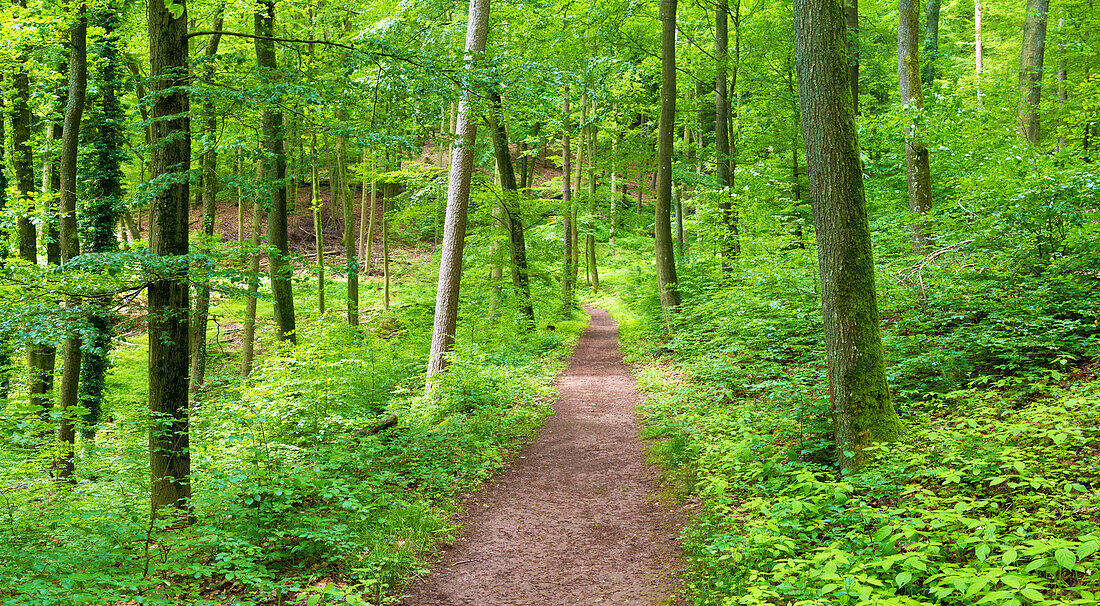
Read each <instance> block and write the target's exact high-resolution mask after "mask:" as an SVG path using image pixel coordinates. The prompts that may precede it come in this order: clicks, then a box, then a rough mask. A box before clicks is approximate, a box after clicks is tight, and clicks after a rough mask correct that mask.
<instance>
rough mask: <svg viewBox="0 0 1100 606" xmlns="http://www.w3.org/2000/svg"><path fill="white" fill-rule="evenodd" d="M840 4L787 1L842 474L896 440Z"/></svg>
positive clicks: (834, 0) (898, 429) (899, 426)
mask: <svg viewBox="0 0 1100 606" xmlns="http://www.w3.org/2000/svg"><path fill="white" fill-rule="evenodd" d="M844 35H845V34H844V14H843V7H842V6H841V3H840V0H795V3H794V36H795V63H796V67H797V70H798V89H799V101H800V103H799V105H800V108H801V110H802V138H803V140H804V141H805V145H806V168H807V171H808V173H809V179H810V201H811V204H812V205H813V215H814V227H815V229H816V232H817V246H818V253H817V262H818V271H819V273H820V278H821V311H822V317H823V319H824V323H825V352H826V358H827V360H828V366H829V400H830V403H831V404H832V409H833V421H834V422H833V429H834V434H835V438H836V446H837V457H838V461H839V463H840V467H841V469H846V468H848V467H851V466H852V465H853V464H855V463H858V462H859V461H860V451H861V450H862V449H863V448H864V447H865V446H868V445H870V444H871V443H872V442H875V441H889V440H893V439H896V438H897V437H899V436H900V435H901V434H902V429H903V428H902V424H901V420H900V419H899V418H898V415H897V413H896V412H895V411H894V405H893V401H892V400H891V397H890V389H889V387H888V386H887V384H886V372H885V368H884V363H883V352H882V339H881V336H880V328H879V313H878V303H877V301H876V295H875V279H874V262H873V259H872V254H871V233H870V227H869V226H868V221H867V203H866V199H865V194H864V191H863V166H862V163H861V162H860V158H859V146H858V142H857V137H856V123H855V108H854V107H853V105H852V96H851V80H850V78H849V74H848V57H847V52H846V51H847V45H846V44H845V43H844Z"/></svg>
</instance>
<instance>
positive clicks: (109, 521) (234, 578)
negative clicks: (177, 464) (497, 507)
mask: <svg viewBox="0 0 1100 606" xmlns="http://www.w3.org/2000/svg"><path fill="white" fill-rule="evenodd" d="M403 321H404V322H420V321H422V319H417V318H409V317H406V318H400V317H399V318H397V319H393V318H391V319H390V320H388V321H385V322H380V323H377V324H378V325H380V326H383V327H386V328H387V330H385V331H382V330H379V331H377V332H376V333H372V332H368V331H357V330H352V329H349V328H348V327H346V326H345V325H343V324H338V323H335V322H331V321H326V322H316V323H313V324H310V325H307V326H305V327H302V328H300V329H299V330H300V332H299V341H300V343H301V344H300V345H299V346H298V347H297V348H294V349H291V350H286V351H281V352H280V351H274V352H271V354H270V355H268V356H266V357H265V358H264V359H263V361H262V363H261V364H260V366H258V367H257V369H256V370H255V371H254V372H253V374H252V376H251V377H250V378H249V380H248V381H247V382H244V383H239V384H227V385H225V386H223V388H222V389H221V390H220V391H219V392H218V394H211V395H210V396H209V397H208V398H207V399H205V400H204V401H203V402H202V403H201V405H200V406H199V407H197V408H196V410H195V411H194V413H193V417H192V420H193V425H192V442H191V444H192V459H193V461H192V469H193V473H194V478H193V481H194V508H195V512H194V515H195V522H194V523H192V524H190V525H180V524H177V523H175V522H176V521H174V520H170V519H168V520H161V521H158V522H155V523H150V520H149V515H148V501H147V499H148V496H147V494H148V485H147V482H148V480H147V478H148V467H147V465H148V463H147V459H146V458H145V457H146V456H147V455H146V451H145V449H144V446H145V444H144V434H143V433H142V432H141V431H140V429H141V428H142V427H143V425H142V416H141V414H142V413H141V406H142V404H143V402H142V401H141V397H140V394H129V395H130V397H131V398H132V400H133V401H131V402H129V403H125V402H116V403H115V406H114V409H115V412H116V415H117V416H116V418H115V419H114V420H113V422H112V423H109V424H108V425H107V426H105V427H104V428H103V429H102V430H101V431H100V432H99V434H98V436H97V438H96V442H95V444H94V445H92V446H91V447H90V449H89V450H88V451H87V452H85V453H84V455H83V457H82V459H81V461H80V464H79V467H78V469H80V470H81V474H82V477H81V479H80V481H79V482H78V483H77V484H76V485H75V486H74V487H73V488H71V489H69V488H58V487H57V486H56V485H55V484H53V483H51V482H50V481H49V480H48V478H47V477H46V475H45V474H44V473H42V469H41V465H42V461H41V460H40V459H36V460H31V459H25V460H23V462H22V463H21V464H13V465H10V466H5V469H6V470H7V471H6V472H5V476H6V477H4V478H3V485H4V486H5V487H8V489H7V490H6V491H5V492H4V493H3V494H2V495H0V507H2V512H3V515H2V520H0V596H2V601H3V603H4V604H9V605H12V606H15V605H27V606H30V605H36V606H37V605H41V606H46V605H58V606H60V605H65V606H77V605H84V604H87V605H92V604H94V605H103V604H163V605H169V604H194V605H200V604H210V605H213V604H303V605H304V604H307V603H308V604H316V603H329V602H331V601H342V602H344V603H348V604H384V603H391V602H393V601H395V600H396V598H395V597H394V596H395V595H396V594H397V593H398V591H399V589H400V587H401V585H402V584H403V583H406V582H408V581H409V580H410V579H411V578H414V577H415V576H416V575H418V574H422V573H423V571H424V569H423V562H424V561H425V558H426V557H427V555H428V552H429V550H431V549H432V548H433V547H436V546H438V545H439V544H440V543H442V542H446V541H447V540H449V537H450V535H451V533H452V532H453V530H454V529H453V527H452V525H451V524H450V522H449V521H448V519H449V515H448V514H449V510H450V508H452V507H453V506H454V505H453V504H454V502H456V501H457V497H458V496H459V495H460V494H462V493H463V492H466V491H469V490H471V489H473V488H475V487H476V486H477V485H478V484H480V483H481V482H483V481H484V480H485V479H486V478H488V477H489V476H490V475H491V474H492V473H493V472H494V471H495V470H496V469H498V468H500V467H501V466H502V465H504V464H505V462H506V458H507V453H508V452H509V451H510V450H511V449H513V448H514V447H515V446H516V444H517V442H518V441H521V440H523V439H525V438H526V437H527V436H529V435H531V432H532V431H533V429H534V428H535V427H536V426H538V425H539V424H540V422H541V420H542V418H543V417H544V416H545V415H546V414H548V412H549V406H548V403H549V401H550V399H551V398H552V394H553V388H552V380H553V378H554V377H555V375H556V374H557V372H558V371H559V370H560V369H561V367H562V361H561V360H562V357H563V356H564V355H566V354H567V353H568V352H569V351H570V350H571V347H572V345H573V344H575V342H576V339H577V337H578V336H579V334H580V332H581V331H582V330H583V323H582V322H574V321H568V322H558V323H557V324H556V326H557V329H556V330H555V331H554V332H552V333H548V332H538V333H536V334H533V335H530V336H514V335H513V336H509V337H507V339H505V338H504V337H501V336H499V335H497V336H486V337H485V338H482V339H470V340H466V341H463V342H461V343H460V347H459V349H458V350H457V351H456V352H455V355H454V358H453V364H452V366H451V367H450V369H449V370H448V371H447V372H446V373H445V374H444V375H442V378H441V379H440V382H439V386H438V388H437V391H436V393H435V394H434V395H433V397H431V398H429V397H425V396H422V395H419V391H420V389H422V388H421V387H417V385H423V376H422V374H419V373H421V372H422V368H421V364H422V360H423V358H424V353H425V352H424V350H425V348H426V343H424V342H422V341H423V338H422V337H420V338H419V340H418V339H417V338H416V337H410V336H407V335H408V334H412V335H418V334H422V333H423V330H421V328H422V327H416V326H413V327H411V328H415V330H411V329H410V326H405V325H403ZM407 329H409V330H407ZM485 334H486V335H488V334H489V333H487V332H486V333H485ZM127 347H132V348H134V349H140V348H139V347H137V346H127ZM128 351H129V350H128V349H127V348H126V347H124V348H123V349H122V350H120V352H122V353H121V354H120V356H123V357H122V358H116V368H115V371H114V373H115V374H114V375H113V376H114V377H115V379H114V380H116V381H121V380H124V379H125V377H126V376H127V374H137V375H140V372H137V371H135V370H134V369H133V368H131V367H130V364H129V363H130V362H132V363H138V362H140V361H141V358H142V355H141V353H140V352H139V353H134V354H130V353H127V352H128ZM125 356H130V357H132V358H133V359H132V360H128V359H124V358H125ZM418 376H419V383H418V382H417V380H418V379H417V377H418ZM115 387H116V389H115V391H116V393H119V392H121V393H122V395H121V396H119V397H120V398H122V399H125V398H126V396H127V394H126V393H125V390H120V389H117V388H118V387H119V386H118V385H116V386H115ZM390 414H393V415H396V417H397V419H398V423H397V425H396V426H395V427H392V428H390V429H387V430H384V431H381V432H378V433H370V432H369V429H370V428H371V427H372V426H373V425H374V424H376V423H378V422H379V421H380V420H382V419H384V418H386V417H387V416H388V415H390ZM17 450H18V449H17V445H12V444H8V445H7V446H6V447H5V453H4V454H5V458H6V459H7V460H8V461H11V462H13V463H14V462H15V461H16V460H18V458H19V453H18V452H17ZM24 452H30V451H29V450H26V451H24Z"/></svg>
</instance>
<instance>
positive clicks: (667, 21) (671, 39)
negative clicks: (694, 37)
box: [653, 0, 680, 318]
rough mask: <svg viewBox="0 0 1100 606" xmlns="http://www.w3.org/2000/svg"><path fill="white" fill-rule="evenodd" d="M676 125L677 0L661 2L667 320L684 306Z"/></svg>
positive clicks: (657, 227) (660, 259)
mask: <svg viewBox="0 0 1100 606" xmlns="http://www.w3.org/2000/svg"><path fill="white" fill-rule="evenodd" d="M675 125H676V0H661V121H660V125H659V127H658V129H657V156H658V157H657V203H656V205H655V209H654V225H653V240H654V249H655V252H656V256H657V291H658V294H659V295H660V298H661V309H662V310H663V311H664V312H665V315H666V318H667V316H668V314H669V313H671V312H672V311H673V310H675V309H676V308H677V307H679V306H680V289H679V287H678V285H677V283H676V258H675V256H674V255H673V247H672V224H671V221H670V214H669V213H670V211H671V207H672V146H673V141H672V139H673V135H674V132H673V131H674V130H675Z"/></svg>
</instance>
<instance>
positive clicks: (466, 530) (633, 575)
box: [403, 309, 680, 606]
mask: <svg viewBox="0 0 1100 606" xmlns="http://www.w3.org/2000/svg"><path fill="white" fill-rule="evenodd" d="M588 311H589V314H590V315H591V316H592V321H591V323H590V324H589V326H588V329H587V330H586V331H585V332H584V335H583V336H582V337H581V340H580V343H579V344H578V345H577V348H576V351H575V352H574V354H573V360H572V361H571V362H570V364H569V367H568V368H567V369H566V371H565V373H564V374H563V375H562V376H561V377H560V378H559V379H558V392H559V395H560V397H559V400H558V402H557V403H556V404H555V406H554V411H555V414H554V415H553V416H551V417H549V418H548V419H547V422H546V425H545V426H544V427H543V429H542V430H541V433H540V434H539V437H538V438H537V439H536V440H535V441H534V442H532V443H531V444H529V445H528V446H526V447H525V448H524V449H523V450H522V451H520V452H519V454H518V455H517V456H516V458H515V461H514V463H513V465H512V466H511V467H510V468H509V469H508V470H506V471H505V472H503V473H502V474H501V475H500V476H499V477H498V478H497V479H495V480H494V481H493V482H492V483H491V484H490V485H489V486H488V487H487V488H486V489H485V490H484V491H483V492H482V493H480V494H478V495H476V496H474V497H472V498H471V499H470V500H469V501H468V502H467V510H468V514H467V516H466V517H465V518H464V519H463V524H464V527H463V535H462V536H461V538H459V539H458V540H457V541H456V542H455V544H454V546H453V547H451V548H450V549H449V550H448V551H447V552H446V553H445V554H444V556H443V559H442V561H441V562H440V563H439V566H438V567H437V569H436V570H435V572H434V573H433V574H432V575H430V576H429V577H428V578H426V579H425V580H424V581H423V582H421V583H419V584H417V585H414V586H413V587H411V588H409V592H408V596H407V597H406V598H405V600H404V602H403V604H405V605H406V606H433V605H446V606H475V605H476V606H497V605H502V606H503V605H508V606H552V605H566V604H570V605H572V604H601V605H615V606H634V605H654V606H658V605H664V604H669V603H670V600H672V598H673V596H674V594H675V587H676V582H677V581H676V579H677V570H678V569H679V567H680V560H679V555H678V554H679V547H678V545H677V542H676V537H677V536H678V534H679V530H680V528H679V524H678V523H677V516H676V514H675V512H674V511H670V507H669V505H668V504H667V503H662V502H661V501H660V500H659V499H658V498H657V494H656V491H657V471H656V470H655V469H653V468H651V467H650V466H648V465H646V464H645V463H644V458H645V456H644V453H643V451H642V445H641V442H640V441H639V438H638V424H637V422H636V420H635V418H634V406H635V405H636V404H637V402H638V397H637V394H636V393H635V390H634V379H633V378H632V377H631V375H630V373H629V372H628V371H627V368H626V366H625V365H624V364H623V361H622V354H621V353H620V352H619V345H618V341H617V336H618V326H617V325H616V324H615V322H613V321H612V320H611V318H610V317H609V316H608V314H607V312H606V311H604V310H602V309H589V310H588ZM672 603H675V602H672Z"/></svg>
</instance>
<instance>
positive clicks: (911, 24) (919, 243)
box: [898, 0, 937, 255]
mask: <svg viewBox="0 0 1100 606" xmlns="http://www.w3.org/2000/svg"><path fill="white" fill-rule="evenodd" d="M930 1H931V2H936V1H937V0H930ZM919 37H920V32H919V19H918V15H917V4H916V0H899V2H898V82H899V83H900V90H901V105H902V110H903V111H904V112H906V113H907V114H909V115H910V116H913V115H915V114H920V113H921V112H923V111H924V93H923V91H922V90H921V80H920V74H921V69H920V48H919V46H918V40H919ZM921 123H922V121H918V120H917V119H914V118H910V121H909V124H907V125H906V127H905V167H906V172H907V174H908V183H909V212H911V213H913V214H914V215H917V218H916V219H915V220H914V221H913V227H912V230H913V252H914V253H915V254H918V255H919V254H923V253H924V252H926V251H927V250H928V248H929V246H930V244H931V242H930V237H929V233H928V224H927V222H926V221H925V220H924V215H926V214H928V213H929V212H931V211H932V174H931V172H930V170H929V168H928V147H927V145H926V144H925V138H926V137H925V130H926V129H924V128H923V127H921V126H920V124H921Z"/></svg>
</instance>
